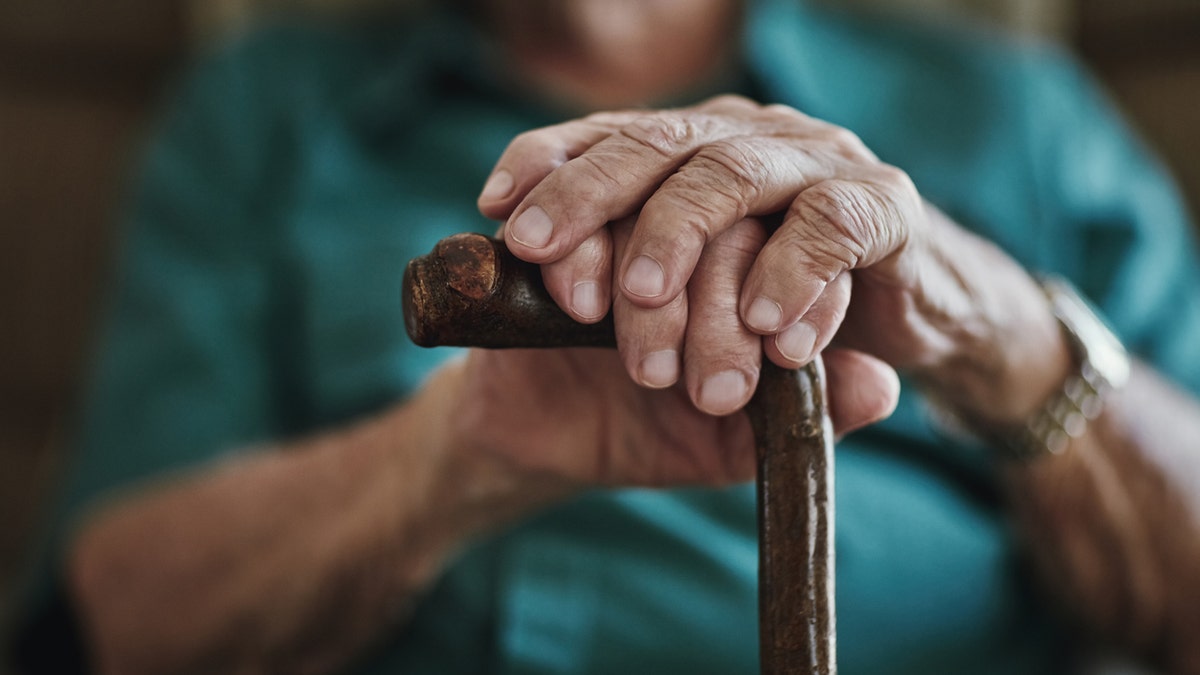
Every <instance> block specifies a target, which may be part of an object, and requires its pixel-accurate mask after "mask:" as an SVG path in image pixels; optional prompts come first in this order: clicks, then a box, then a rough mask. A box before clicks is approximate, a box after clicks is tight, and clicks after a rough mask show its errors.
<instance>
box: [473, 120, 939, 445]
mask: <svg viewBox="0 0 1200 675" xmlns="http://www.w3.org/2000/svg"><path fill="white" fill-rule="evenodd" d="M479 205H480V208H481V210H482V211H483V213H484V214H485V215H488V216H490V217H493V218H498V219H506V223H505V226H504V228H503V233H504V237H505V239H506V241H507V243H508V245H509V248H510V249H511V250H512V251H513V252H514V253H515V254H516V255H517V256H519V257H521V258H523V259H525V260H529V261H531V262H536V263H541V264H542V265H543V274H544V278H545V281H546V285H547V287H548V289H549V290H550V293H551V295H552V296H553V297H554V298H555V300H556V301H557V302H558V303H559V304H560V306H562V307H563V309H564V310H566V311H567V312H568V313H570V314H571V315H573V316H574V317H575V318H576V319H578V320H580V321H584V322H589V321H596V320H599V319H600V318H601V317H602V316H604V314H605V313H607V311H608V310H609V307H610V305H611V308H612V311H613V313H614V318H615V320H616V326H617V338H618V344H619V348H620V354H621V358H622V361H623V362H624V365H625V368H626V370H627V371H628V373H629V375H630V376H631V377H632V378H633V379H634V380H635V381H637V382H639V383H640V384H642V385H643V386H646V387H651V388H665V387H670V386H672V385H673V384H675V382H676V381H678V380H680V378H681V375H682V380H683V382H684V383H685V385H686V388H687V391H688V392H689V395H690V398H691V399H692V401H693V402H694V403H695V404H696V405H697V406H698V407H699V408H700V409H701V410H704V411H706V412H709V413H712V414H725V413H729V412H731V411H733V410H737V409H739V408H741V407H742V406H743V405H745V403H746V402H747V401H748V400H749V398H750V396H751V394H752V393H753V390H754V387H755V385H756V384H757V378H758V369H759V363H760V360H761V358H762V355H763V354H764V352H765V354H766V356H767V357H768V358H770V359H771V360H772V361H774V362H776V363H777V364H779V365H781V366H784V367H797V366H800V365H803V364H804V363H807V362H808V361H810V360H811V359H812V358H813V357H814V356H815V355H816V354H817V353H820V352H821V351H822V350H823V349H825V348H826V347H827V346H828V345H829V343H830V341H831V340H832V339H833V337H834V335H835V333H837V332H838V329H839V327H840V326H841V325H842V323H843V321H844V320H845V319H846V317H847V312H848V310H849V309H850V305H851V303H850V300H851V285H852V281H851V274H850V273H851V272H852V271H855V272H856V274H855V279H854V281H853V284H854V286H855V288H854V291H855V293H854V297H855V302H856V304H860V305H863V306H865V307H871V308H880V307H882V308H885V309H886V308H889V307H893V306H903V305H904V302H905V300H906V298H907V299H911V291H912V289H913V288H916V287H917V286H918V285H919V284H918V275H917V272H916V262H915V257H914V256H913V255H909V254H908V253H907V252H908V251H910V250H911V249H913V248H917V249H919V248H921V247H919V246H917V247H914V246H913V242H915V241H919V240H921V239H922V238H923V237H925V236H926V235H925V233H926V231H927V229H928V218H929V216H928V212H927V209H926V207H925V205H924V203H923V202H922V200H921V198H920V196H919V195H918V194H917V191H916V189H915V188H914V187H913V185H912V183H911V181H910V180H909V179H908V177H907V176H906V175H905V174H904V173H903V172H902V171H900V170H898V169H896V168H894V167H891V166H888V165H886V164H883V163H882V162H880V161H879V160H878V159H877V158H876V157H875V156H874V155H873V154H872V153H871V152H870V151H869V150H868V149H867V148H866V147H865V146H864V145H863V144H862V143H861V142H860V141H859V140H858V138H857V137H855V136H854V135H853V134H852V133H850V132H849V131H846V130H844V129H841V128H839V127H836V126H833V125H830V124H827V123H824V122H821V121H818V120H815V119H812V118H810V117H807V116H805V115H803V114H801V113H799V112H797V111H795V110H792V109H790V108H786V107H783V106H766V107H763V106H759V105H757V104H755V103H753V102H750V101H748V100H745V99H741V98H737V97H721V98H717V99H713V100H712V101H709V102H706V103H704V104H701V105H699V106H696V107H694V108H688V109H681V110H666V111H630V112H618V113H601V114H596V115H592V116H589V117H586V118H584V119H581V120H578V121H574V122H568V123H565V124H561V125H557V126H553V127H547V128H544V129H539V130H536V131H532V132H528V133H526V134H523V135H522V136H519V137H518V138H517V139H515V140H514V141H513V142H512V143H511V144H510V146H509V148H508V149H507V150H506V151H505V153H504V155H503V156H502V157H501V158H500V160H499V162H498V163H497V166H496V169H495V170H494V172H493V174H492V176H491V178H490V179H489V181H488V183H487V185H486V186H485V188H484V191H483V194H482V195H481V197H480V202H479ZM779 214H782V217H781V219H780V217H779ZM764 219H772V220H779V224H778V227H777V229H775V231H774V232H773V233H769V232H768V229H767V228H766V227H765V226H764V224H763V221H764ZM610 223H614V224H613V225H612V226H611V227H608V225H609V224H610ZM900 296H905V297H900ZM860 299H861V302H860ZM888 311H891V310H888ZM892 314H895V312H892ZM919 328H920V327H919V326H911V325H905V324H903V322H902V321H898V322H897V325H896V326H895V329H896V330H895V331H894V332H891V333H889V334H888V335H882V336H881V335H880V334H879V331H878V330H877V326H875V325H872V326H870V327H869V328H866V329H864V330H861V331H859V332H860V333H861V334H860V335H856V336H839V341H840V342H844V343H845V344H846V345H848V346H852V347H856V348H858V349H864V350H866V351H869V352H870V353H872V354H875V355H877V356H880V357H882V358H884V359H885V360H887V361H888V362H890V363H892V364H893V365H903V364H905V363H910V362H913V361H919V360H920V359H921V358H923V352H924V351H926V350H927V349H928V345H925V344H923V343H922V342H921V340H920V335H919ZM842 338H846V339H842ZM850 361H853V362H854V364H855V366H854V367H856V368H857V369H858V372H857V375H859V378H858V380H857V381H856V384H855V389H856V391H855V392H854V395H853V396H851V395H850V394H849V393H847V395H846V396H841V397H840V398H842V399H843V406H849V407H848V408H844V409H843V411H842V413H843V415H842V417H843V418H844V419H847V420H848V419H849V418H858V420H859V421H860V422H866V421H873V420H874V419H878V418H879V417H881V416H883V415H886V414H887V413H888V412H890V409H891V406H892V405H894V402H895V398H896V395H897V392H896V389H897V387H896V380H895V374H894V373H893V372H891V371H890V369H889V368H888V367H887V366H885V365H883V364H882V363H879V362H877V361H874V360H873V359H871V358H870V357H868V356H866V354H862V353H857V352H853V353H843V354H840V355H839V356H838V357H837V358H835V364H834V365H833V367H832V368H831V371H832V372H831V374H830V377H831V379H842V380H846V378H842V377H840V376H839V374H838V373H837V369H838V366H839V365H840V364H841V363H845V362H850ZM837 398H839V397H838V396H835V400H836V399H837Z"/></svg>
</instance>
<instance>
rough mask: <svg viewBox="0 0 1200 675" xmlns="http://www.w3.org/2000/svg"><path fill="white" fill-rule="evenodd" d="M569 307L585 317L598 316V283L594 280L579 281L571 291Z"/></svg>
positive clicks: (599, 309) (599, 308)
mask: <svg viewBox="0 0 1200 675" xmlns="http://www.w3.org/2000/svg"><path fill="white" fill-rule="evenodd" d="M571 309H573V310H575V313H576V314H578V315H579V316H581V317H583V318H585V319H594V318H596V317H598V316H600V313H601V311H602V310H601V307H600V285H599V284H597V283H596V282H594V281H581V282H579V283H577V284H575V288H574V289H573V290H572V291H571Z"/></svg>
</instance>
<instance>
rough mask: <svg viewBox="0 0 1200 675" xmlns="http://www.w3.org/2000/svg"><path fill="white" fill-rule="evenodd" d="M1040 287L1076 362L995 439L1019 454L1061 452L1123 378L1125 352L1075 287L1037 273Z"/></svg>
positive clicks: (1126, 371)
mask: <svg viewBox="0 0 1200 675" xmlns="http://www.w3.org/2000/svg"><path fill="white" fill-rule="evenodd" d="M1041 286H1042V290H1043V291H1044V292H1045V293H1046V298H1047V299H1048V300H1049V301H1050V308H1051V310H1052V311H1053V312H1054V316H1055V317H1056V318H1057V319H1058V323H1059V325H1060V326H1061V327H1062V330H1063V334H1064V335H1065V336H1066V337H1067V341H1068V343H1069V344H1070V347H1071V351H1072V353H1073V355H1074V357H1075V364H1076V367H1075V370H1074V372H1072V374H1071V375H1070V376H1068V377H1067V380H1066V382H1064V383H1063V387H1062V389H1061V390H1059V391H1058V392H1057V393H1056V394H1054V395H1053V396H1051V397H1050V399H1049V400H1047V401H1046V403H1045V404H1044V405H1043V406H1042V408H1041V410H1039V411H1038V412H1036V413H1035V414H1034V415H1033V416H1032V417H1031V418H1030V419H1029V420H1028V421H1027V422H1026V423H1025V425H1024V428H1023V429H1022V430H1020V431H1018V432H1017V433H1013V434H1005V435H1004V436H1005V437H1004V438H1002V439H998V440H1001V441H1002V442H1003V443H1004V445H1005V446H1007V448H1008V449H1009V450H1010V451H1012V452H1013V454H1014V455H1016V456H1017V457H1020V458H1034V457H1038V456H1040V455H1045V454H1053V455H1057V454H1061V453H1062V452H1063V451H1064V450H1065V449H1066V448H1067V445H1068V444H1069V443H1070V442H1071V439H1073V438H1078V437H1080V436H1082V435H1083V433H1084V431H1086V430H1087V426H1088V423H1089V422H1091V421H1092V420H1094V419H1096V418H1097V417H1098V416H1099V415H1100V412H1101V411H1102V410H1103V409H1104V402H1105V399H1106V398H1107V397H1108V395H1109V393H1111V392H1112V391H1113V390H1115V389H1120V388H1121V387H1123V386H1125V383H1126V382H1127V381H1128V380H1129V371H1130V359H1129V354H1128V352H1126V351H1125V347H1124V346H1122V345H1121V341H1120V340H1119V339H1117V336H1116V335H1114V334H1113V332H1112V330H1111V329H1109V327H1108V326H1107V325H1105V323H1104V321H1103V320H1102V319H1101V318H1100V316H1099V315H1098V314H1097V313H1096V311H1095V310H1094V309H1093V308H1092V306H1091V305H1090V304H1089V303H1088V302H1087V301H1086V300H1084V299H1083V297H1082V296H1080V294H1079V292H1078V291H1076V290H1075V287H1074V286H1072V285H1071V284H1070V283H1069V282H1068V281H1066V280H1065V279H1062V278H1059V277H1043V278H1042V279H1041Z"/></svg>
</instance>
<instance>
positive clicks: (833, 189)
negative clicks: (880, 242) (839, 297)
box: [793, 180, 879, 269]
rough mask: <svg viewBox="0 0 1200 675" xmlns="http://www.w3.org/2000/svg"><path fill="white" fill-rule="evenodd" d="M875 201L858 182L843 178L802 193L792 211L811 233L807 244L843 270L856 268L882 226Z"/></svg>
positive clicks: (818, 185)
mask: <svg viewBox="0 0 1200 675" xmlns="http://www.w3.org/2000/svg"><path fill="white" fill-rule="evenodd" d="M874 201H875V200H874V199H872V198H871V196H870V195H869V194H868V193H867V192H866V191H864V190H863V189H862V188H861V186H859V185H858V184H855V183H852V182H849V181H840V180H829V181H825V182H823V183H819V184H817V185H815V186H813V187H811V188H809V189H808V190H805V191H804V192H802V193H800V196H799V197H797V199H796V202H795V203H794V204H793V210H794V212H795V215H796V216H798V217H799V219H800V222H802V223H803V224H804V227H805V229H806V230H807V231H808V232H810V233H811V235H812V236H811V237H805V239H806V240H807V241H806V242H805V245H807V246H811V247H813V248H814V252H816V253H819V254H820V255H821V256H822V257H825V258H828V259H830V260H831V261H833V262H838V263H840V264H841V265H842V266H843V269H848V268H853V267H856V266H857V265H858V262H859V261H860V260H861V259H862V258H863V256H864V254H865V252H866V249H867V248H868V246H869V245H870V242H871V241H872V240H873V239H874V238H875V236H876V235H875V233H876V231H877V230H878V229H879V227H878V216H877V214H876V208H875V204H874V203H873V202H874Z"/></svg>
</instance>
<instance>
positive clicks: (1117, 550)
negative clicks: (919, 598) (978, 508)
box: [1005, 367, 1200, 673]
mask: <svg viewBox="0 0 1200 675" xmlns="http://www.w3.org/2000/svg"><path fill="white" fill-rule="evenodd" d="M1197 439H1200V405H1198V404H1197V403H1196V401H1195V400H1193V399H1191V398H1190V397H1188V396H1187V395H1185V394H1183V393H1182V392H1180V391H1178V390H1176V389H1174V388H1173V387H1172V386H1171V385H1170V384H1168V383H1167V382H1165V381H1163V380H1162V379H1161V378H1159V377H1158V376H1157V375H1155V374H1154V373H1153V372H1151V371H1150V370H1149V369H1148V368H1145V367H1137V368H1135V369H1134V373H1133V376H1132V378H1131V380H1130V382H1129V384H1128V385H1127V386H1126V387H1125V388H1124V389H1123V390H1121V391H1118V392H1116V393H1115V394H1114V395H1113V397H1111V399H1110V401H1109V403H1108V405H1107V406H1106V409H1105V412H1104V413H1103V414H1102V415H1101V417H1100V418H1099V419H1097V420H1095V421H1094V422H1092V423H1091V424H1090V425H1089V427H1088V431H1087V433H1086V434H1085V435H1084V436H1082V437H1081V438H1078V439H1075V440H1074V441H1073V442H1072V443H1071V445H1070V446H1069V447H1068V448H1067V451H1066V452H1064V453H1063V454H1062V455H1058V456H1046V457H1042V458H1039V459H1036V460H1033V461H1029V462H1024V463H1019V464H1017V463H1014V464H1012V465H1010V466H1009V467H1008V468H1007V471H1006V474H1005V478H1006V483H1007V485H1008V488H1009V496H1010V502H1011V508H1012V512H1013V514H1014V516H1015V518H1016V521H1017V523H1018V525H1019V527H1020V531H1021V533H1022V534H1023V536H1024V537H1025V540H1026V542H1027V543H1028V548H1029V551H1030V553H1031V556H1032V558H1033V561H1034V562H1035V564H1036V567H1037V569H1038V571H1039V572H1041V573H1042V575H1043V578H1044V580H1045V582H1046V587H1047V588H1048V589H1049V590H1051V591H1052V592H1053V593H1054V594H1055V595H1056V596H1057V597H1058V598H1059V599H1060V600H1062V601H1063V602H1064V603H1065V605H1066V608H1067V609H1068V611H1071V612H1072V613H1074V614H1075V615H1076V617H1077V618H1078V619H1081V620H1082V621H1083V622H1084V623H1085V625H1086V626H1087V627H1088V628H1090V629H1092V630H1094V631H1096V632H1097V633H1098V634H1099V635H1101V636H1102V637H1104V638H1107V639H1111V640H1116V641H1118V642H1119V643H1120V644H1123V645H1125V646H1126V647H1127V648H1130V649H1133V650H1135V651H1137V652H1139V653H1141V654H1143V655H1145V656H1147V657H1149V658H1152V659H1153V660H1154V661H1156V662H1158V663H1160V664H1161V665H1163V666H1165V667H1166V669H1167V671H1168V672H1172V673H1198V672H1200V644H1198V643H1197V642H1196V636H1197V635H1200V612H1197V610H1196V608H1197V607H1198V606H1200V441H1198V440H1197Z"/></svg>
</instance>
